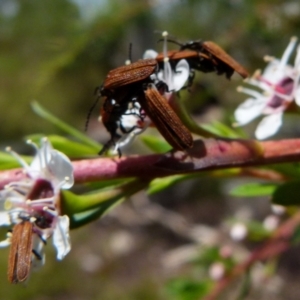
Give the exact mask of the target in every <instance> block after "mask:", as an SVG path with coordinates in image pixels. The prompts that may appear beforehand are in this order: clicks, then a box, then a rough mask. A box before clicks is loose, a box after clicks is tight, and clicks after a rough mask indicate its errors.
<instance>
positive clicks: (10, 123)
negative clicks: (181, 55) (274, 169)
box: [0, 0, 300, 300]
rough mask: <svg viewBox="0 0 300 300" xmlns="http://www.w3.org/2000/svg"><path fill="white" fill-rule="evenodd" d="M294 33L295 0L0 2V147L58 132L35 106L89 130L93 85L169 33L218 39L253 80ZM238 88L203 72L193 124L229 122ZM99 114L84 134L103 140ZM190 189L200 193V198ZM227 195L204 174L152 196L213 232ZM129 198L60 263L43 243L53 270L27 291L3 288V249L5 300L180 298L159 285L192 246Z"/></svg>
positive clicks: (83, 232)
mask: <svg viewBox="0 0 300 300" xmlns="http://www.w3.org/2000/svg"><path fill="white" fill-rule="evenodd" d="M299 28H300V3H299V1H286V0H274V1H266V0H231V1H224V0H215V1H211V0H201V1H200V0H198V1H197V0H185V1H184V0H182V1H180V0H178V1H175V0H174V1H171V0H170V1H168V0H153V1H150V0H148V1H134V0H122V1H121V0H119V1H117V0H110V1H107V0H106V1H105V0H103V1H101V0H98V1H97V0H93V1H91V0H73V1H71V0H69V1H67V0H43V1H41V0H0V120H1V124H2V126H0V136H1V143H0V145H1V146H2V147H5V146H6V145H8V144H9V145H13V146H14V147H15V148H17V149H19V148H20V147H21V144H22V141H21V139H22V138H23V137H24V136H25V135H27V134H32V133H44V134H50V133H60V132H57V129H56V128H54V127H53V126H52V125H51V124H49V123H47V122H46V121H44V120H43V119H40V118H39V117H38V116H36V115H35V114H34V113H33V112H32V110H31V108H30V103H31V101H33V100H37V101H38V102H39V103H41V104H42V105H43V106H44V107H46V108H47V109H48V110H50V111H51V112H52V113H54V114H55V115H57V116H58V117H59V118H61V119H63V120H65V121H66V122H68V123H69V124H71V125H72V126H74V127H76V128H77V129H79V130H82V131H83V130H84V124H85V121H86V117H87V113H88V111H89V108H90V107H91V105H92V104H93V102H94V100H95V99H94V95H93V93H94V90H95V87H96V86H99V85H100V84H101V82H102V81H103V79H104V78H105V75H106V74H107V72H108V71H109V70H110V69H112V68H114V67H117V66H119V65H122V64H123V63H124V61H125V60H126V59H127V58H128V48H129V43H132V45H133V50H132V57H133V60H137V59H139V58H141V57H142V54H143V52H144V51H145V50H146V49H149V48H154V49H156V50H158V51H161V49H162V45H161V44H157V40H158V39H159V37H160V35H159V33H158V32H160V31H162V30H167V31H168V32H169V33H170V34H172V35H173V36H175V37H176V38H178V40H181V41H187V40H194V39H203V40H212V41H215V42H216V43H218V44H219V45H220V46H222V47H223V48H224V49H226V51H227V52H228V53H230V54H231V55H232V56H233V57H234V58H235V59H236V60H238V61H239V62H240V63H242V64H243V65H244V66H245V67H246V68H247V69H248V70H249V71H250V73H253V72H254V71H255V70H256V69H257V68H263V67H264V63H263V61H262V57H263V56H264V55H266V54H270V55H274V56H277V57H278V56H281V54H282V52H283V50H284V49H285V47H286V45H287V44H288V42H289V39H290V37H291V36H298V37H300V34H299V33H300V32H299V31H300V30H299ZM241 83H242V82H241V79H240V78H239V77H238V76H234V77H233V78H232V79H231V81H227V80H226V79H225V78H223V77H218V76H216V75H215V74H198V75H197V78H196V82H195V85H194V87H193V89H192V91H191V93H190V94H188V92H184V93H183V99H184V100H186V101H185V104H186V106H187V107H188V109H189V110H190V112H191V114H192V115H193V117H194V118H195V119H196V120H199V121H202V120H204V121H206V122H210V121H212V120H219V121H224V122H226V123H227V124H230V122H231V121H232V119H231V117H232V112H233V110H234V108H235V107H236V106H237V104H238V103H240V102H241V101H242V100H243V99H245V96H243V95H241V94H238V93H237V92H236V87H237V85H239V84H241ZM187 100H188V101H187ZM98 111H99V107H98V108H97V109H96V111H94V113H93V115H92V118H91V120H90V127H89V130H88V134H89V135H90V136H92V137H94V138H95V139H96V140H98V141H105V140H107V138H108V135H107V134H106V133H105V131H104V130H103V127H102V125H101V124H100V123H98V122H97V117H98ZM195 184H196V185H200V186H202V191H201V197H200V196H199V191H198V190H196V189H195V188H194V186H195ZM216 187H218V188H216ZM178 190H180V191H183V192H182V193H178ZM222 193H224V192H222V187H220V185H219V183H218V182H215V181H214V180H207V179H199V180H197V181H195V182H186V183H183V184H181V185H179V186H178V187H176V188H173V189H171V190H169V191H168V193H166V194H164V193H161V194H160V195H157V196H156V197H153V198H152V199H151V201H153V203H160V204H162V205H163V207H166V208H168V209H169V210H171V211H174V212H176V213H179V214H180V215H182V216H184V217H185V218H187V219H188V220H189V221H190V222H194V223H201V224H202V223H203V224H209V225H210V226H213V227H216V226H217V225H218V224H219V223H220V222H221V220H222V219H223V218H224V217H225V216H228V215H230V214H231V213H232V211H233V210H234V209H235V208H233V207H235V204H231V205H229V206H230V207H229V208H228V205H227V204H228V203H227V204H226V201H229V200H228V199H227V198H226V196H224V195H223V196H222ZM140 197H141V199H144V198H145V199H146V197H145V196H144V195H140ZM166 199H167V200H166ZM188 199H192V200H191V201H190V203H189V204H187V203H186V202H187V200H188ZM138 201H140V200H138ZM230 201H231V200H230ZM235 201H236V200H235ZM128 203H129V202H128ZM128 203H127V204H124V206H123V207H120V208H118V209H117V210H116V212H113V213H112V215H110V216H108V217H106V218H104V219H103V220H100V221H98V222H95V223H94V224H90V225H89V226H86V227H85V228H81V229H78V230H76V231H74V232H72V233H71V237H72V243H73V249H72V252H71V253H70V254H69V255H68V256H67V257H66V258H65V259H64V261H62V262H56V261H55V253H54V251H53V250H52V249H51V247H47V252H48V255H47V263H46V266H45V267H44V268H43V269H42V270H41V271H40V272H38V273H33V275H32V278H31V279H30V281H29V283H28V284H27V285H26V286H25V287H24V286H22V285H20V286H13V285H9V284H8V283H7V279H6V266H7V261H6V259H7V254H8V251H7V250H6V249H5V250H1V255H0V264H1V272H0V282H1V284H0V299H32V300H35V299H38V300H46V299H74V300H77V299H102V300H110V299H173V297H172V296H170V295H169V294H168V293H167V292H166V291H165V289H164V282H165V281H166V280H167V279H168V278H170V277H172V276H173V275H175V274H174V273H172V272H170V271H169V270H166V268H165V267H164V266H163V264H162V263H161V260H160V259H161V258H162V256H163V255H164V254H165V253H166V252H167V251H168V250H171V249H173V248H174V247H176V246H178V245H184V244H186V243H187V240H186V239H185V238H183V237H182V236H179V237H178V235H176V234H175V233H174V232H173V233H172V232H170V231H169V230H167V229H165V228H164V227H163V226H162V225H161V224H156V223H155V222H153V223H151V222H150V221H149V224H148V223H147V222H146V224H143V222H142V221H143V220H140V219H141V218H138V217H140V216H139V214H138V213H137V211H136V210H135V209H132V207H131V204H130V203H129V204H128ZM238 205H239V204H237V206H238ZM266 205H267V204H265V206H266ZM127 206H128V207H127ZM126 207H127V208H126ZM265 210H266V211H267V210H268V208H265ZM131 214H133V215H131ZM134 214H135V215H134ZM135 218H137V219H138V220H135ZM142 219H143V218H142ZM4 235H5V230H2V236H4ZM122 243H123V244H124V245H122ZM119 244H121V245H119ZM118 245H119V246H118ZM118 247H119V248H118ZM185 271H186V270H181V269H180V270H176V272H178V273H179V274H182V273H184V272H185ZM298 272H299V271H298ZM291 293H292V292H291ZM296 294H297V293H296ZM260 296H261V295H260V294H258V295H256V298H255V299H260V298H259V297H260ZM249 299H250V298H249ZM253 299H254V298H253ZM262 299H263V298H262ZM272 299H277V298H272ZM278 299H281V298H278ZM282 299H284V298H282ZM286 299H298V298H293V294H291V296H290V298H286Z"/></svg>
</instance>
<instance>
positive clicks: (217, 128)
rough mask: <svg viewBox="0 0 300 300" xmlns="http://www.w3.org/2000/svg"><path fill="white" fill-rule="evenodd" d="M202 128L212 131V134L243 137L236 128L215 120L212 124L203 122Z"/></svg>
mask: <svg viewBox="0 0 300 300" xmlns="http://www.w3.org/2000/svg"><path fill="white" fill-rule="evenodd" d="M201 128H203V129H205V130H207V131H208V132H211V133H212V134H215V135H218V136H222V137H227V138H233V139H235V138H241V137H242V136H241V134H239V133H238V132H237V131H236V130H233V129H232V128H230V127H229V126H227V125H225V124H223V123H221V122H214V123H212V124H201Z"/></svg>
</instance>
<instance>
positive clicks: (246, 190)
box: [230, 182, 278, 197]
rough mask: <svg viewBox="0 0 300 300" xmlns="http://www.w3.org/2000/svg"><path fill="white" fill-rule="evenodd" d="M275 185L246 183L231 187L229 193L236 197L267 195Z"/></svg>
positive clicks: (276, 185) (272, 190)
mask: <svg viewBox="0 0 300 300" xmlns="http://www.w3.org/2000/svg"><path fill="white" fill-rule="evenodd" d="M277 187H278V184H275V183H258V182H256V183H255V182H253V183H246V184H243V185H240V186H238V187H235V188H234V189H232V190H231V191H230V194H231V195H232V196H236V197H258V196H269V195H271V194H272V193H273V192H274V191H275V189H276V188H277Z"/></svg>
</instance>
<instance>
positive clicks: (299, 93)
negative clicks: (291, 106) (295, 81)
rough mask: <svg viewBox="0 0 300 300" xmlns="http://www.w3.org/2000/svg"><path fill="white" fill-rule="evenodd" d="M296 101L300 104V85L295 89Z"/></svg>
mask: <svg viewBox="0 0 300 300" xmlns="http://www.w3.org/2000/svg"><path fill="white" fill-rule="evenodd" d="M295 101H296V103H297V105H298V106H300V86H299V87H298V88H297V89H296V91H295Z"/></svg>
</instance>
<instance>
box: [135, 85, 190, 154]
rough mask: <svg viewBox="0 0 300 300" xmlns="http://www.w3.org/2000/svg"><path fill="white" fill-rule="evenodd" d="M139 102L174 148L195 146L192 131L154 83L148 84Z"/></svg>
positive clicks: (182, 149)
mask: <svg viewBox="0 0 300 300" xmlns="http://www.w3.org/2000/svg"><path fill="white" fill-rule="evenodd" d="M139 102H140V104H141V106H142V108H143V109H144V110H145V112H146V114H147V115H148V116H149V118H150V119H151V120H152V122H153V123H154V124H155V125H156V127H157V129H158V131H159V132H160V133H161V134H162V136H163V137H164V138H165V139H166V140H167V142H169V144H170V145H171V146H172V147H173V148H174V149H176V150H181V151H184V150H187V149H189V148H191V147H192V146H193V143H194V141H193V137H192V135H191V133H190V131H189V130H188V129H187V128H186V127H185V126H184V125H183V124H182V122H181V120H180V118H179V117H178V116H177V115H176V113H175V112H174V110H173V109H172V108H171V106H170V105H169V104H168V102H167V101H166V99H165V98H164V97H163V96H162V95H161V94H160V92H159V91H158V90H157V88H156V86H155V85H154V84H153V83H150V84H148V85H147V87H146V88H145V94H144V96H142V97H140V99H139Z"/></svg>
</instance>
